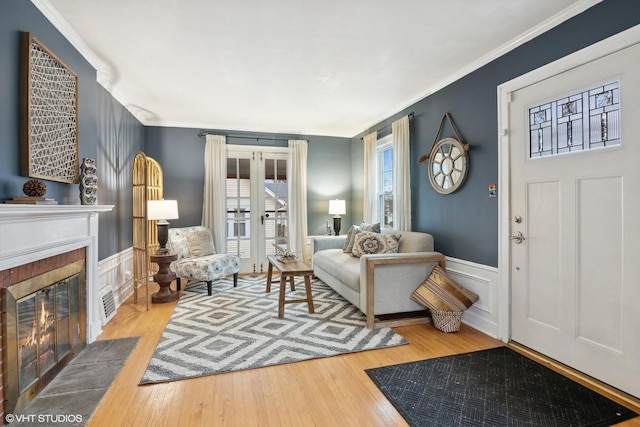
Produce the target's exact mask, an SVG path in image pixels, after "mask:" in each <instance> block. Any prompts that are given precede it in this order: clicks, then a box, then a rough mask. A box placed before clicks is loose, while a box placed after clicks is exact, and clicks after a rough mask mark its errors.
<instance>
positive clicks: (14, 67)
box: [0, 0, 144, 259]
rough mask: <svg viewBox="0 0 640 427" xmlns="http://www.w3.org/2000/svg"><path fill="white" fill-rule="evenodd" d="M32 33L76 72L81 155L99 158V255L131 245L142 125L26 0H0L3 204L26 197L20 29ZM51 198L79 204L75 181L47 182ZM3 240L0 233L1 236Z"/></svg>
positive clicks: (0, 188) (0, 177)
mask: <svg viewBox="0 0 640 427" xmlns="http://www.w3.org/2000/svg"><path fill="white" fill-rule="evenodd" d="M22 31H25V32H30V33H32V34H33V35H34V36H35V37H36V38H37V39H38V40H39V41H40V42H41V43H43V44H44V45H45V46H46V47H47V48H49V49H50V50H51V51H52V52H53V53H55V55H56V56H58V57H59V58H60V60H62V61H63V62H64V63H65V64H66V65H67V66H69V67H70V68H71V69H72V70H73V71H74V72H75V73H76V74H77V75H78V95H79V106H78V113H79V144H80V158H84V157H90V158H94V159H96V163H97V167H98V178H99V183H98V184H99V191H98V202H99V203H100V204H115V205H116V208H115V209H114V210H113V211H112V212H109V213H102V214H100V224H99V233H100V235H99V250H98V256H99V258H100V259H103V258H106V257H108V256H110V255H112V254H115V253H117V252H119V251H121V250H124V249H126V248H129V247H131V245H132V226H131V194H130V193H131V190H130V188H131V162H132V159H133V156H134V155H135V153H136V152H137V151H138V150H141V149H142V147H143V144H144V127H143V126H142V125H141V124H140V123H139V122H138V121H137V120H136V119H135V118H134V117H133V116H132V115H131V114H130V113H129V112H128V111H126V110H125V109H124V108H123V107H122V106H121V105H120V104H119V103H118V102H116V101H115V100H114V99H113V98H112V97H111V95H109V94H108V93H107V92H106V91H105V90H104V89H103V88H102V87H101V86H100V85H98V83H96V71H95V69H94V68H93V67H92V66H91V65H90V64H89V62H87V61H86V60H85V59H84V57H83V56H82V55H81V54H80V53H79V52H78V51H77V50H75V48H74V47H73V46H72V45H71V44H70V43H69V42H68V41H67V40H66V39H65V38H64V37H63V36H62V35H61V34H60V33H59V32H58V30H57V29H55V27H53V25H51V23H50V22H49V21H48V20H47V19H46V18H45V17H44V16H43V15H42V14H41V13H40V12H39V11H38V10H37V8H36V7H35V6H33V4H32V3H31V2H30V1H27V0H2V1H1V2H0V56H1V58H2V60H0V76H1V77H2V78H0V203H1V202H2V201H3V200H5V199H11V198H12V197H13V196H18V195H23V193H22V185H23V184H24V183H25V182H26V181H27V180H28V178H26V177H22V176H20V128H19V115H20V94H19V88H20V32H22ZM45 182H46V184H47V194H46V195H47V196H48V197H54V198H55V199H56V200H58V202H59V203H64V204H79V203H80V199H79V190H78V186H77V184H74V185H71V184H63V183H58V182H53V181H45ZM0 238H1V236H0Z"/></svg>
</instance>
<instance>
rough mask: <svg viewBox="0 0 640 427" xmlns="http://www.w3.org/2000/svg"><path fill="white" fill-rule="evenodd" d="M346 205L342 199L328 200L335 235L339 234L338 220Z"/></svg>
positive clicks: (344, 212) (344, 211)
mask: <svg viewBox="0 0 640 427" xmlns="http://www.w3.org/2000/svg"><path fill="white" fill-rule="evenodd" d="M346 213H347V211H346V206H345V202H344V200H339V199H335V200H329V215H333V230H334V231H335V233H336V236H339V235H340V221H341V220H342V218H341V217H340V215H344V214H346Z"/></svg>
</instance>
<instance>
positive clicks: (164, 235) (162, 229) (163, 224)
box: [156, 221, 169, 255]
mask: <svg viewBox="0 0 640 427" xmlns="http://www.w3.org/2000/svg"><path fill="white" fill-rule="evenodd" d="M157 226H158V243H159V244H160V247H159V248H158V250H157V251H156V253H157V254H158V255H167V254H168V253H169V249H167V242H168V241H169V223H168V222H167V221H158V223H157Z"/></svg>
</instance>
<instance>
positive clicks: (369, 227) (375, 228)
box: [358, 221, 380, 233]
mask: <svg viewBox="0 0 640 427" xmlns="http://www.w3.org/2000/svg"><path fill="white" fill-rule="evenodd" d="M358 227H360V230H362V231H371V232H373V233H379V232H380V223H379V222H377V223H375V224H369V223H368V222H364V221H362V223H361V224H360V225H359V226H358Z"/></svg>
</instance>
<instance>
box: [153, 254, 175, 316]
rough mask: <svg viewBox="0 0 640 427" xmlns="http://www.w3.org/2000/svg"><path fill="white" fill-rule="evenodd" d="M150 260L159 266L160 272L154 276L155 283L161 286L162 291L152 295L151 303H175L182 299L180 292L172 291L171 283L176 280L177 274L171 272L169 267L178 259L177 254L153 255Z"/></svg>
mask: <svg viewBox="0 0 640 427" xmlns="http://www.w3.org/2000/svg"><path fill="white" fill-rule="evenodd" d="M149 258H150V259H151V261H152V262H155V263H156V264H158V272H157V273H156V274H154V275H153V281H154V282H156V283H157V284H158V285H160V290H159V291H158V292H156V293H155V294H153V295H151V302H152V303H154V304H158V303H163V302H170V301H175V300H177V299H178V298H180V292H177V291H174V290H173V289H171V282H173V281H174V280H176V273H174V272H173V271H171V269H170V268H169V266H170V265H171V263H172V262H173V261H175V260H177V259H178V255H177V254H166V255H162V254H153V255H150V256H149Z"/></svg>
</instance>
